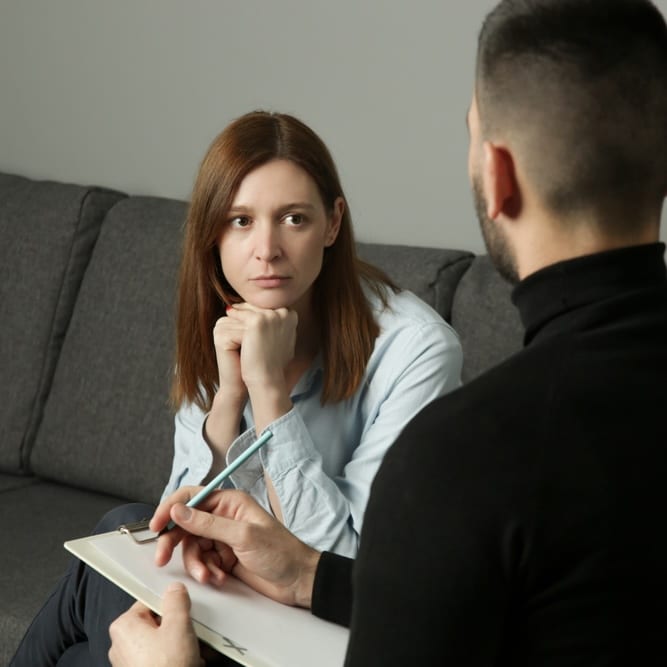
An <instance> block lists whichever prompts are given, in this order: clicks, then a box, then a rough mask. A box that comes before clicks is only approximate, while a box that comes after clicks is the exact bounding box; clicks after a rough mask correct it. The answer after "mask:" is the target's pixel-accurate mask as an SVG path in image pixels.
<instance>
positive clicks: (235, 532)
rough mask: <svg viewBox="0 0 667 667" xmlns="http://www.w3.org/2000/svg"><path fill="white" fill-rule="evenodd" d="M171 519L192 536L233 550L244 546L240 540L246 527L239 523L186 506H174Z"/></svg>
mask: <svg viewBox="0 0 667 667" xmlns="http://www.w3.org/2000/svg"><path fill="white" fill-rule="evenodd" d="M171 518H172V519H173V520H174V522H175V523H176V524H177V525H178V526H180V527H181V528H183V530H186V531H187V532H188V533H191V534H192V535H198V536H199V537H208V538H210V539H212V540H216V541H218V542H224V543H225V544H229V546H231V547H232V548H235V547H237V546H242V545H241V544H240V540H241V537H242V534H244V533H245V526H244V525H243V523H241V522H239V521H234V520H233V519H227V518H225V517H221V516H215V515H213V514H210V513H209V512H201V511H200V510H196V509H192V508H190V507H186V506H185V505H174V506H173V507H172V508H171Z"/></svg>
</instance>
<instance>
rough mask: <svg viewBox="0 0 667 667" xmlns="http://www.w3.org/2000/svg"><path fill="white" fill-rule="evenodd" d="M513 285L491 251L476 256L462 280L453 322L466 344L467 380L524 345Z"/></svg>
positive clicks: (454, 306)
mask: <svg viewBox="0 0 667 667" xmlns="http://www.w3.org/2000/svg"><path fill="white" fill-rule="evenodd" d="M511 291H512V287H511V285H509V283H507V282H506V281H505V280H503V278H501V277H500V275H499V274H498V272H497V271H496V269H495V268H494V267H493V265H492V264H491V261H490V260H489V258H488V256H487V255H480V256H479V257H475V259H474V260H473V262H472V263H471V264H470V267H469V268H468V270H467V271H466V272H465V273H464V274H463V276H462V277H461V280H460V282H459V284H458V288H457V290H456V294H455V295H454V302H453V305H452V319H451V324H452V326H453V327H454V329H455V330H456V332H457V333H458V334H459V338H460V339H461V346H462V347H463V371H462V379H463V382H468V381H470V380H472V379H473V378H475V377H477V376H478V375H479V374H480V373H483V372H484V371H486V370H488V369H489V368H491V367H492V366H495V365H496V364H498V363H500V362H501V361H503V360H504V359H506V358H507V357H509V356H511V355H512V354H514V352H516V351H518V350H520V349H521V347H522V346H523V325H522V324H521V321H520V319H519V313H518V311H517V309H516V307H515V306H514V304H513V303H512V301H511V298H510V295H511Z"/></svg>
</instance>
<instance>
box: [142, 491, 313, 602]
mask: <svg viewBox="0 0 667 667" xmlns="http://www.w3.org/2000/svg"><path fill="white" fill-rule="evenodd" d="M197 491H198V489H197V488H194V487H183V488H181V489H179V490H178V491H176V492H175V493H174V494H172V495H171V496H170V497H169V498H168V499H167V500H165V501H164V502H163V503H161V504H160V506H159V507H158V508H157V510H156V511H155V514H154V516H153V518H152V519H151V525H150V527H151V530H154V531H156V532H159V531H160V530H162V528H164V527H165V526H166V525H167V523H168V521H169V519H170V518H171V519H173V520H174V522H175V523H176V524H177V527H176V528H173V529H172V530H170V531H168V532H167V533H165V534H164V535H162V536H161V537H160V539H159V541H158V545H157V549H156V552H155V561H156V563H157V564H158V565H160V566H162V565H165V564H166V563H168V562H169V560H170V559H171V556H172V553H173V550H174V547H175V546H176V545H177V544H178V543H179V542H181V541H182V543H183V544H182V549H183V564H184V566H185V569H186V571H187V572H188V573H189V574H190V576H192V577H193V578H194V579H196V580H197V581H199V582H202V583H211V584H213V585H216V586H221V585H222V584H223V582H224V580H225V577H226V576H227V573H233V574H234V576H236V577H238V578H239V579H241V580H242V581H244V582H245V583H246V584H248V585H249V586H250V587H251V588H254V589H255V590H257V591H259V592H260V593H262V594H264V595H266V596H268V597H270V598H273V599H274V600H277V601H278V602H282V603H283V604H289V605H293V606H300V607H307V608H310V603H311V597H312V591H313V583H314V580H315V571H316V570H317V564H318V562H319V559H320V553H319V552H318V551H316V550H315V549H312V548H310V547H309V546H307V545H306V544H304V543H303V542H301V541H300V540H299V539H298V538H296V537H295V536H294V535H292V533H290V532H289V531H288V530H287V529H286V528H285V527H284V526H283V525H282V524H281V523H280V522H278V521H277V520H276V519H275V518H274V517H272V516H271V515H269V514H268V513H267V512H265V511H264V509H263V508H261V507H260V506H259V505H258V504H257V503H256V502H255V501H254V500H253V499H252V498H251V497H250V496H249V495H247V494H246V493H244V492H242V491H218V492H216V493H213V494H211V495H210V496H209V497H208V498H206V500H205V501H204V502H203V503H202V504H201V505H200V506H199V508H200V509H190V508H188V507H185V506H184V505H183V503H186V502H187V501H188V500H189V499H190V498H192V497H193V496H194V495H195V493H196V492H197Z"/></svg>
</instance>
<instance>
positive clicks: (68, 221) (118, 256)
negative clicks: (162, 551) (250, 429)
mask: <svg viewBox="0 0 667 667" xmlns="http://www.w3.org/2000/svg"><path fill="white" fill-rule="evenodd" d="M185 212H186V203H185V202H182V201H174V200H168V199H161V198H151V197H138V196H127V195H125V194H123V193H120V192H115V191H112V190H108V189H104V188H99V187H87V186H80V185H71V184H64V183H54V182H43V181H34V180H30V179H27V178H23V177H21V176H15V175H9V174H0V530H1V531H2V547H1V548H0V665H4V664H7V662H8V661H9V659H10V657H11V655H12V654H13V651H14V649H15V647H16V645H17V643H18V641H19V639H20V637H21V635H22V633H23V631H24V630H25V628H26V626H27V624H28V623H29V621H30V619H31V618H32V616H33V615H34V613H35V612H36V611H37V609H38V608H39V607H40V605H41V603H42V602H43V601H44V599H45V597H46V596H47V594H48V592H49V590H50V589H51V587H52V586H53V584H54V583H55V582H56V580H57V579H58V576H59V574H60V573H61V572H62V571H63V569H64V568H65V565H66V562H67V558H68V556H67V553H66V552H65V550H64V549H63V547H62V544H63V542H64V541H65V540H66V539H69V538H73V537H78V536H82V535H86V534H88V533H89V532H90V531H91V529H92V528H93V527H94V525H95V523H96V522H97V520H98V518H99V517H100V516H101V515H102V514H104V512H106V511H107V510H109V509H110V508H112V507H114V506H116V505H118V504H120V503H123V502H127V501H130V500H138V501H148V502H155V501H156V500H157V499H158V498H159V496H160V493H161V491H162V488H163V486H164V484H165V482H166V480H167V476H168V472H169V469H170V462H171V457H172V427H173V415H172V414H171V412H170V408H169V406H168V403H167V395H168V387H169V379H170V373H171V365H172V342H173V340H172V339H173V330H172V326H173V311H174V293H175V281H176V269H177V265H178V260H179V246H180V236H181V230H182V224H183V220H184V217H185ZM471 224H473V223H471ZM442 238H443V242H444V241H446V239H447V229H446V224H445V223H444V222H443V227H442ZM359 253H360V255H361V256H362V257H363V258H364V259H367V260H369V261H371V262H373V263H375V264H377V265H378V266H380V267H381V268H383V269H384V270H386V271H387V272H388V273H389V274H390V275H391V276H392V277H393V278H394V279H395V280H396V282H397V283H398V284H399V285H401V286H402V287H405V288H407V289H410V290H412V291H413V292H415V293H416V294H418V295H419V296H420V297H422V298H423V299H425V300H426V301H427V302H429V303H430V304H432V305H433V306H434V307H435V308H437V310H438V311H439V312H440V313H441V314H442V315H443V316H444V317H445V318H446V319H447V320H449V321H450V322H451V323H452V324H453V326H454V327H455V329H456V330H457V331H458V333H459V336H460V338H461V341H462V344H463V350H464V357H465V364H464V381H466V382H467V381H469V380H470V379H472V378H473V377H475V376H476V375H478V374H479V373H480V372H482V371H484V370H485V369H486V368H488V367H490V366H492V365H494V364H496V363H498V362H500V361H501V360H503V359H504V358H505V357H507V356H508V355H510V354H511V353H513V352H514V351H515V350H517V349H518V348H519V347H520V346H521V343H522V329H521V326H520V323H519V320H518V316H517V314H516V312H515V310H514V307H513V306H512V305H511V302H510V299H509V291H510V290H509V287H508V285H506V284H505V283H504V282H503V281H502V280H501V279H500V278H499V277H498V275H497V274H496V272H495V271H494V270H493V269H492V268H491V266H490V264H489V261H488V258H487V257H485V256H474V255H473V254H472V253H470V252H467V251H461V250H447V249H438V248H417V247H408V246H389V245H382V244H363V243H360V244H359Z"/></svg>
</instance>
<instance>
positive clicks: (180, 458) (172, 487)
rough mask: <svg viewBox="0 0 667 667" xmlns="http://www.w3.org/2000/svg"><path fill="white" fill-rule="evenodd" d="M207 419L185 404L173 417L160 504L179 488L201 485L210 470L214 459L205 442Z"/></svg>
mask: <svg viewBox="0 0 667 667" xmlns="http://www.w3.org/2000/svg"><path fill="white" fill-rule="evenodd" d="M206 416H207V415H206V414H205V413H204V412H203V411H202V410H200V409H199V408H198V407H197V406H196V405H194V404H189V403H184V404H183V405H182V406H181V407H180V409H179V410H178V412H177V413H176V416H175V417H174V458H173V461H172V464H171V474H170V475H169V481H168V482H167V485H166V486H165V489H164V491H163V492H162V497H161V499H160V500H161V501H162V500H164V499H165V498H166V497H167V496H170V495H171V494H172V493H173V492H174V491H176V489H178V488H180V487H181V486H190V485H197V484H200V483H201V481H202V480H203V479H204V478H205V477H206V475H207V474H208V472H209V470H210V469H211V464H212V463H213V455H212V453H211V449H210V447H209V446H208V443H207V442H206V440H205V439H204V423H205V422H206Z"/></svg>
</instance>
